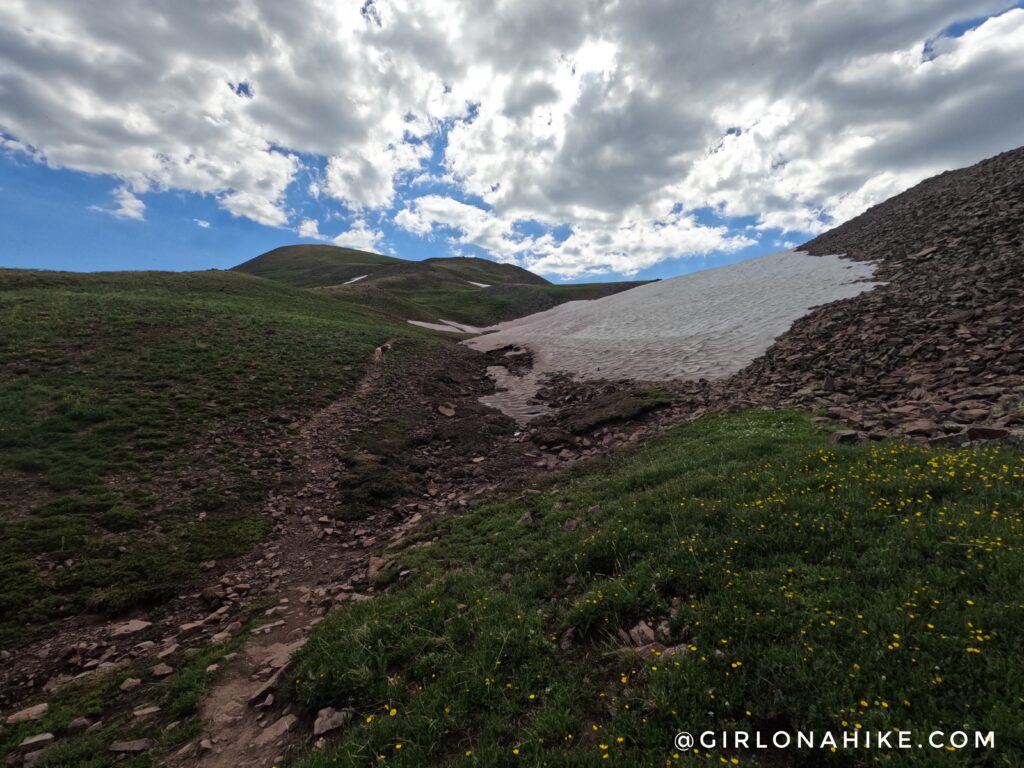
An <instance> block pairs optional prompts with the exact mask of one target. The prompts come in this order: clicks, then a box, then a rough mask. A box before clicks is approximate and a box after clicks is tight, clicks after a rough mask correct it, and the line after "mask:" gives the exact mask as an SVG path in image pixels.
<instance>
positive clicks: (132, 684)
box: [118, 677, 142, 691]
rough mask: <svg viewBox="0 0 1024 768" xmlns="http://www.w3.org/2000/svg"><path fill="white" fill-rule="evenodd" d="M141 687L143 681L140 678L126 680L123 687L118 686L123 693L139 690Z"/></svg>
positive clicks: (122, 684)
mask: <svg viewBox="0 0 1024 768" xmlns="http://www.w3.org/2000/svg"><path fill="white" fill-rule="evenodd" d="M140 685H142V681H141V680H140V679H139V678H137V677H127V678H125V680H124V682H122V683H121V685H120V686H118V687H119V688H120V689H121V690H122V691H131V690H133V689H135V688H138V687H139V686H140Z"/></svg>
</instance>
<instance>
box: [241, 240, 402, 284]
mask: <svg viewBox="0 0 1024 768" xmlns="http://www.w3.org/2000/svg"><path fill="white" fill-rule="evenodd" d="M402 263H404V262H403V261H402V259H396V258H393V257H391V256H382V255H380V254H379V253H369V252H368V251H357V250H354V249H352V248H338V247H337V246H334V245H288V246H285V247H283V248H275V249H274V250H272V251H268V252H267V253H264V254H262V255H260V256H257V257H256V258H254V259H249V261H247V262H245V263H243V264H239V265H238V266H237V267H235V268H234V270H233V271H235V272H245V273H246V274H249V275H255V276H256V277H265V278H266V279H268V280H273V281H274V282H278V283H284V284H285V285H291V286H294V287H296V288H313V287H317V286H323V285H338V284H340V283H344V282H345V281H346V280H351V279H352V278H353V277H359V276H360V275H366V274H370V273H372V272H375V271H377V270H378V269H382V268H384V267H387V266H391V265H394V264H402Z"/></svg>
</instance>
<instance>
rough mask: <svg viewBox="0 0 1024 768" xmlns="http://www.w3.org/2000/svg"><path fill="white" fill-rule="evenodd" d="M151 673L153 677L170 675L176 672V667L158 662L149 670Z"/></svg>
mask: <svg viewBox="0 0 1024 768" xmlns="http://www.w3.org/2000/svg"><path fill="white" fill-rule="evenodd" d="M149 673H150V674H151V675H153V677H167V676H168V675H173V674H174V667H172V666H170V665H169V664H157V665H156V666H155V667H153V668H152V669H150V670H149Z"/></svg>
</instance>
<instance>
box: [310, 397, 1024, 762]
mask: <svg viewBox="0 0 1024 768" xmlns="http://www.w3.org/2000/svg"><path fill="white" fill-rule="evenodd" d="M1022 510H1024V459H1022V457H1021V455H1020V454H1017V453H1009V452H1005V451H1002V450H1000V449H998V448H983V449H977V450H968V449H958V450H936V451H930V450H925V449H922V448H916V447H910V446H907V445H904V444H900V443H895V442H893V443H879V444H872V445H870V446H849V447H846V446H843V447H837V446H833V445H831V444H829V443H828V442H827V441H826V440H825V437H824V436H823V435H821V434H820V433H819V432H817V431H816V430H815V428H813V427H812V426H811V425H810V423H809V422H808V421H807V420H806V419H805V418H804V417H803V416H800V415H797V414H791V413H780V412H765V411H749V412H744V413H736V414H725V415H715V416H709V417H705V418H704V419H701V420H700V421H698V422H696V423H693V424H691V425H687V426H684V427H681V428H678V429H676V430H674V431H672V432H670V433H668V434H667V435H665V436H663V437H662V438H660V439H658V440H656V441H654V442H652V443H651V444H649V445H648V446H646V447H644V448H642V449H639V450H638V451H637V452H635V453H634V454H632V455H631V456H630V457H628V458H627V459H625V460H621V461H617V462H615V463H609V464H608V465H606V466H603V467H601V468H598V469H595V470H590V471H588V472H580V473H577V474H575V475H574V476H572V477H570V478H569V479H568V480H566V481H564V482H562V483H561V484H560V485H558V486H554V487H552V488H550V489H549V490H546V491H543V492H541V493H538V494H526V495H524V496H523V498H520V499H508V500H504V501H495V502H491V503H487V504H485V505H482V506H479V507H477V508H475V509H473V510H470V511H467V512H465V513H463V514H460V516H458V517H455V518H451V519H450V520H447V521H444V522H443V523H442V525H444V526H445V528H446V529H447V530H446V531H445V533H444V535H443V536H441V537H440V538H438V539H437V540H436V541H434V538H435V537H434V533H433V532H429V531H428V532H427V533H425V534H424V535H423V537H422V538H421V539H420V540H419V541H417V542H415V543H416V546H410V547H408V548H407V549H405V550H403V551H402V552H400V553H398V554H397V555H396V556H395V558H394V560H393V561H392V565H391V567H390V570H389V571H387V572H386V573H385V581H390V582H391V586H390V588H389V589H388V591H387V592H386V593H383V594H381V595H379V596H378V597H376V598H375V599H373V600H371V601H367V602H362V603H358V604H351V605H349V606H347V607H345V608H343V609H341V610H339V611H337V612H335V613H334V614H333V615H331V616H329V617H328V618H327V619H326V620H324V621H323V622H322V623H321V624H320V625H318V627H317V629H316V631H315V632H314V634H313V636H312V638H311V639H310V641H309V642H308V643H307V644H306V646H305V647H304V649H303V650H302V651H301V654H300V656H299V660H298V664H297V667H296V669H295V674H294V678H293V681H292V682H293V694H294V696H295V697H296V698H297V700H298V701H299V702H300V703H301V704H302V705H304V706H305V707H306V708H307V709H308V710H309V711H310V712H315V711H316V710H317V709H318V708H320V707H325V706H335V707H344V706H348V707H353V708H355V710H356V711H357V713H358V717H357V718H356V719H355V721H354V724H353V725H352V726H350V727H349V728H348V729H347V730H345V731H344V732H342V733H341V734H340V735H339V736H337V737H336V738H335V739H334V740H332V741H331V742H329V743H327V744H325V745H323V746H324V748H323V749H317V750H313V751H311V752H309V753H308V754H306V755H305V756H303V757H301V758H300V759H299V760H298V764H299V765H301V766H303V768H322V767H325V766H350V765H351V766H354V765H360V766H365V765H369V764H379V765H392V766H423V765H436V766H463V765H465V766H508V765H524V766H525V765H529V766H539V765H547V766H590V765H595V766H596V765H609V764H610V765H627V766H651V765H720V764H727V765H769V766H778V765H796V766H802V765H807V766H810V765H836V766H860V765H894V766H895V765H899V766H904V765H912V766H932V765H958V766H960V765H978V766H983V765H984V766H1003V765H1005V766H1009V765H1018V764H1019V760H1020V758H1021V756H1022V755H1024V726H1022V723H1024V716H1022V715H1024V704H1022V702H1024V663H1022V662H1021V659H1022V652H1024V640H1022V638H1024V631H1022V630H1024V604H1022V602H1024V597H1022V596H1024V557H1022V554H1024V553H1022V544H1024V529H1022V522H1024V521H1022ZM432 542H434V543H432ZM399 572H404V576H403V577H401V578H398V576H397V574H398V573H399ZM641 620H645V621H647V622H648V623H649V625H650V626H651V627H655V628H657V627H659V625H661V623H662V622H665V623H666V629H667V633H668V636H666V637H663V638H662V639H661V641H660V642H661V645H660V646H651V647H649V648H647V650H646V652H645V653H640V652H638V650H637V649H636V648H635V647H633V644H632V643H630V642H625V641H624V640H623V639H622V637H621V635H620V632H619V631H620V630H626V631H628V630H629V629H631V628H633V627H634V626H635V625H636V624H637V623H638V622H639V621H641ZM662 646H664V647H665V648H674V651H673V652H671V653H670V652H668V651H667V650H665V649H663V648H662ZM891 729H900V730H907V731H911V732H912V733H913V743H914V745H915V747H914V748H912V749H910V750H888V751H887V750H875V749H859V750H857V749H843V748H842V746H841V745H840V748H839V749H838V750H837V751H836V752H832V751H830V750H829V749H827V748H826V749H822V750H817V751H806V750H796V749H793V750H789V751H786V752H779V751H773V752H768V751H757V750H748V749H732V748H726V749H721V748H712V749H706V748H698V750H697V751H685V752H684V751H681V750H679V749H677V748H676V747H675V746H674V743H673V737H674V736H675V734H676V733H677V732H680V731H688V732H691V733H693V734H697V733H700V732H703V731H747V732H750V733H751V734H753V733H754V732H761V733H764V734H771V733H774V732H775V731H780V730H782V731H792V732H795V731H815V732H817V733H819V734H821V733H822V732H824V731H831V732H835V733H840V732H854V731H857V732H860V733H866V732H868V731H871V732H878V731H887V730H891ZM974 730H979V731H982V732H989V731H992V732H994V734H995V748H994V749H982V750H974V749H969V750H963V751H956V752H947V751H946V750H935V749H931V748H929V747H928V745H927V734H930V733H931V732H933V731H944V732H946V733H949V732H953V731H968V732H970V731H974ZM751 738H753V737H751ZM919 742H922V743H924V744H925V747H924V748H922V749H918V748H916V744H917V743H919Z"/></svg>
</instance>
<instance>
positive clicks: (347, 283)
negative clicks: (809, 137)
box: [342, 275, 369, 285]
mask: <svg viewBox="0 0 1024 768" xmlns="http://www.w3.org/2000/svg"><path fill="white" fill-rule="evenodd" d="M368 277H369V275H360V276H359V277H353V278H352V279H351V280H346V281H345V282H344V283H342V285H352V283H358V282H359V281H360V280H365V279H366V278H368Z"/></svg>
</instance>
